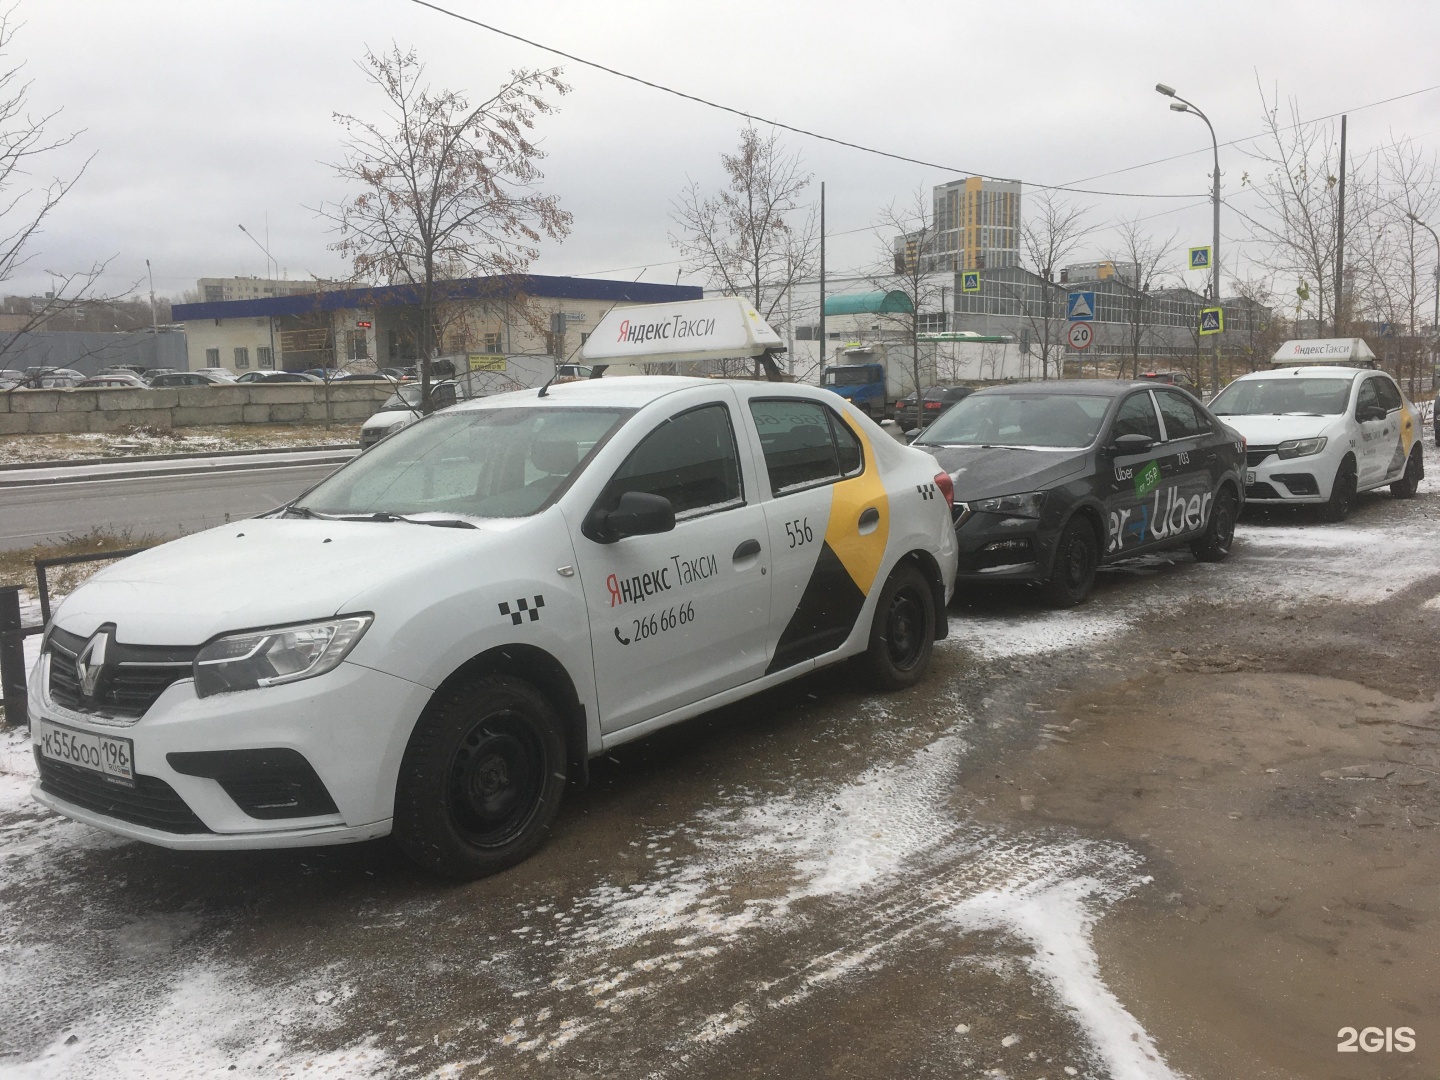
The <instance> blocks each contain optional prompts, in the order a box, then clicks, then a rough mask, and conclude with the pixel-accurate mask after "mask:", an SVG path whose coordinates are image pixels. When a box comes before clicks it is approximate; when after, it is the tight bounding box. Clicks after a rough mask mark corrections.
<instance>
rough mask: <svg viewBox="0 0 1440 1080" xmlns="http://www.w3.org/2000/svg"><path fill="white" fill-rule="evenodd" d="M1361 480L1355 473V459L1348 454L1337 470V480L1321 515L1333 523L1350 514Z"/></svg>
mask: <svg viewBox="0 0 1440 1080" xmlns="http://www.w3.org/2000/svg"><path fill="white" fill-rule="evenodd" d="M1358 486H1359V481H1358V480H1357V478H1356V475H1355V459H1354V458H1353V457H1350V456H1349V455H1348V454H1347V455H1346V456H1345V460H1344V461H1342V462H1340V467H1339V468H1338V469H1336V470H1335V482H1334V483H1333V484H1331V485H1330V498H1329V499H1328V500H1327V501H1326V502H1325V504H1324V505H1323V506H1322V507H1321V508H1320V517H1321V518H1322V519H1323V520H1325V521H1328V522H1331V523H1332V524H1334V523H1338V522H1341V521H1344V520H1345V519H1346V518H1347V517H1349V516H1350V510H1351V509H1352V508H1353V507H1354V505H1355V491H1356V488H1357V487H1358Z"/></svg>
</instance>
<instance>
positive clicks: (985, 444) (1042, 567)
mask: <svg viewBox="0 0 1440 1080" xmlns="http://www.w3.org/2000/svg"><path fill="white" fill-rule="evenodd" d="M911 445H912V446H915V447H920V448H923V449H925V450H928V451H929V452H930V453H932V454H934V455H935V458H936V460H938V461H939V462H940V464H941V465H942V466H943V467H944V468H945V470H946V471H947V472H948V473H949V474H950V478H951V481H952V483H953V484H954V488H955V508H954V514H955V534H956V537H957V538H958V541H959V547H960V564H959V571H958V576H959V578H960V579H961V580H964V581H972V582H980V581H1019V582H1028V583H1031V584H1038V585H1040V586H1041V587H1042V589H1043V593H1044V596H1045V598H1046V600H1047V601H1048V602H1049V603H1050V604H1051V605H1052V606H1056V607H1068V606H1071V605H1073V604H1078V603H1080V602H1082V601H1083V600H1084V599H1085V598H1086V597H1087V596H1088V595H1089V593H1090V589H1091V586H1092V585H1093V584H1094V581H1095V569H1096V567H1097V566H1098V565H1099V564H1100V563H1101V562H1102V561H1107V560H1114V559H1120V558H1127V557H1129V556H1131V555H1136V554H1140V553H1142V552H1150V551H1157V550H1161V549H1164V548H1170V547H1177V546H1185V545H1188V546H1189V547H1190V549H1191V550H1192V551H1193V552H1194V554H1195V557H1196V558H1197V559H1202V560H1206V561H1219V560H1221V559H1223V558H1225V556H1226V555H1227V554H1229V551H1230V544H1231V541H1232V540H1233V538H1234V535H1235V519H1236V517H1237V516H1238V514H1239V511H1240V508H1241V506H1242V505H1243V501H1244V494H1243V490H1242V483H1241V475H1242V473H1243V471H1244V465H1245V453H1244V441H1243V440H1242V439H1241V437H1240V436H1239V435H1238V434H1237V433H1236V432H1234V431H1232V430H1230V429H1229V428H1227V427H1226V426H1225V425H1224V424H1222V423H1221V422H1220V421H1219V420H1217V419H1216V418H1215V417H1214V416H1213V415H1212V414H1211V413H1210V412H1209V411H1208V410H1207V409H1206V408H1205V406H1203V405H1201V404H1200V403H1199V402H1198V401H1196V400H1195V399H1194V398H1193V397H1191V396H1190V395H1189V394H1188V393H1186V392H1185V391H1184V390H1181V389H1179V388H1178V387H1171V386H1166V385H1163V384H1154V383H1147V382H1134V383H1131V382H1102V381H1099V380H1092V379H1082V380H1066V381H1053V382H1043V383H1027V384H1021V385H1018V386H999V387H992V388H990V389H987V390H981V391H979V392H977V393H975V394H972V395H971V396H969V397H967V398H966V399H965V400H964V401H961V402H960V403H958V404H957V405H955V406H953V407H952V408H951V409H949V410H948V411H947V412H946V413H945V414H944V415H943V416H941V417H940V419H938V420H936V421H935V423H934V424H932V425H931V426H930V427H929V428H927V429H926V431H925V433H924V434H923V435H921V436H920V437H919V438H918V439H916V440H915V442H914V443H912V444H911Z"/></svg>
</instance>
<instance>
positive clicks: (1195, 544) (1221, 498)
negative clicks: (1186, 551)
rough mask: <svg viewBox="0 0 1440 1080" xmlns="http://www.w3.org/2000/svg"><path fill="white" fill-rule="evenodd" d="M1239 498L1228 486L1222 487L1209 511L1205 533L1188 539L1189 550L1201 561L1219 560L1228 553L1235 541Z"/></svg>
mask: <svg viewBox="0 0 1440 1080" xmlns="http://www.w3.org/2000/svg"><path fill="white" fill-rule="evenodd" d="M1238 508H1239V500H1238V499H1236V498H1235V492H1234V491H1232V490H1231V489H1230V488H1229V486H1226V487H1222V488H1221V489H1220V490H1219V492H1217V493H1216V495H1215V508H1214V509H1213V510H1211V511H1210V523H1209V525H1208V526H1207V527H1206V529H1205V535H1203V536H1201V537H1200V538H1199V539H1196V540H1191V541H1190V552H1191V554H1193V555H1194V556H1195V558H1197V559H1199V560H1200V561H1201V562H1220V561H1221V560H1223V559H1224V558H1225V556H1227V555H1229V554H1230V547H1231V545H1232V544H1234V542H1235V517H1236V511H1237V509H1238Z"/></svg>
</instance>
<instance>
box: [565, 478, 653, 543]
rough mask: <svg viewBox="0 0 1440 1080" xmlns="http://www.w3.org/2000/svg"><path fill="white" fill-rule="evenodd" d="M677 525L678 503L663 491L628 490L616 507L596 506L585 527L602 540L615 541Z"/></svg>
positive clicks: (592, 537) (645, 534)
mask: <svg viewBox="0 0 1440 1080" xmlns="http://www.w3.org/2000/svg"><path fill="white" fill-rule="evenodd" d="M673 528H675V507H674V506H672V505H671V503H670V500H669V499H667V498H665V496H663V495H652V494H650V493H649V492H648V491H627V492H625V494H623V495H621V496H620V502H619V503H618V504H617V505H616V507H615V509H614V510H601V509H598V508H597V509H595V510H592V511H591V512H590V516H589V517H588V518H587V519H586V521H585V527H584V528H583V529H582V530H581V531H582V532H584V533H585V535H586V536H588V537H589V538H590V539H591V540H594V541H596V542H597V543H600V544H613V543H615V542H616V541H617V540H624V539H625V537H627V536H653V535H654V534H655V533H663V532H669V531H670V530H671V529H673Z"/></svg>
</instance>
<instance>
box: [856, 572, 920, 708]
mask: <svg viewBox="0 0 1440 1080" xmlns="http://www.w3.org/2000/svg"><path fill="white" fill-rule="evenodd" d="M934 648H935V596H934V594H933V593H932V592H931V591H930V582H928V581H927V580H925V575H924V574H922V573H921V572H920V571H919V570H917V569H916V568H915V567H913V566H910V565H908V564H903V565H901V566H897V567H896V568H895V569H894V571H893V572H892V573H891V574H890V578H889V580H888V581H886V582H885V587H884V588H883V589H882V590H881V591H880V600H879V602H878V603H877V604H876V605H875V619H874V621H873V622H872V623H871V624H870V648H869V650H868V651H867V652H866V654H865V665H866V667H867V668H868V669H869V671H870V677H871V678H872V679H873V680H874V681H875V683H876V685H878V686H879V687H880V688H881V689H882V690H903V689H904V688H905V687H907V686H914V685H915V684H916V683H917V682H919V681H920V680H921V679H922V678H923V677H924V675H925V669H926V668H927V667H928V666H929V664H930V654H931V652H932V651H934Z"/></svg>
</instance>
